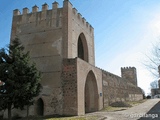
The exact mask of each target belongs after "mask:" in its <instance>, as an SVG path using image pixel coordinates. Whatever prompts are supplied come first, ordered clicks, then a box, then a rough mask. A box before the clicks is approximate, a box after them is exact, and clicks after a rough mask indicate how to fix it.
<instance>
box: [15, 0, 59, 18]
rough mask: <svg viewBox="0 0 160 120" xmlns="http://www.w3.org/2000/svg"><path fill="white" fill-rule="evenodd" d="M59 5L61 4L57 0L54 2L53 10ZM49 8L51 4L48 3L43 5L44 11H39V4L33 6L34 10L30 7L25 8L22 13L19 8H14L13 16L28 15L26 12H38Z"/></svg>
mask: <svg viewBox="0 0 160 120" xmlns="http://www.w3.org/2000/svg"><path fill="white" fill-rule="evenodd" d="M58 5H59V4H58V2H56V1H55V2H54V3H52V9H53V10H54V9H57V8H58ZM47 10H49V5H48V4H47V3H44V4H43V5H42V11H39V7H38V6H37V5H34V6H33V7H32V11H31V12H29V9H28V8H27V7H25V8H23V10H22V14H21V12H20V10H19V9H15V10H13V16H17V15H26V14H30V13H36V12H44V11H47Z"/></svg>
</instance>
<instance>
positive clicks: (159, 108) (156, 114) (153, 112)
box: [138, 102, 160, 120]
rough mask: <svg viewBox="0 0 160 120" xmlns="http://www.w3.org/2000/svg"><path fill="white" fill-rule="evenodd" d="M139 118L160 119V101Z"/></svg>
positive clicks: (141, 119) (143, 119) (144, 119)
mask: <svg viewBox="0 0 160 120" xmlns="http://www.w3.org/2000/svg"><path fill="white" fill-rule="evenodd" d="M138 120H160V102H158V103H157V104H156V105H155V106H153V107H152V108H151V109H150V110H149V112H147V113H146V115H144V116H143V117H141V118H140V119H138Z"/></svg>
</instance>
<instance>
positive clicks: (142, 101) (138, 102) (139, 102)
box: [127, 99, 147, 106]
mask: <svg viewBox="0 0 160 120" xmlns="http://www.w3.org/2000/svg"><path fill="white" fill-rule="evenodd" d="M145 101H147V99H143V100H140V101H132V102H131V101H129V102H127V103H128V104H130V105H132V106H137V105H139V104H141V103H144V102H145Z"/></svg>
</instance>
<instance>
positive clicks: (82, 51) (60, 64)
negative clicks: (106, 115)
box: [11, 0, 143, 116]
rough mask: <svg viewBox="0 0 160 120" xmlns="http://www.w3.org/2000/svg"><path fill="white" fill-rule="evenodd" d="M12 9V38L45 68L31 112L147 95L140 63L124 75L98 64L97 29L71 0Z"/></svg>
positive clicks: (73, 111) (72, 109)
mask: <svg viewBox="0 0 160 120" xmlns="http://www.w3.org/2000/svg"><path fill="white" fill-rule="evenodd" d="M38 9H39V8H38V7H37V6H33V7H32V11H31V12H29V9H28V8H24V9H23V11H22V13H21V12H20V11H19V10H18V9H16V10H14V11H13V21H12V30H11V41H12V40H13V39H14V38H15V37H18V38H19V39H20V41H21V43H22V44H23V45H24V46H25V50H26V51H30V56H31V59H32V61H34V62H35V63H36V65H37V68H38V69H39V70H40V71H41V72H42V80H41V84H42V85H43V90H42V92H41V94H40V95H39V96H38V97H37V98H36V99H35V100H36V102H35V104H34V105H33V106H31V107H30V110H29V112H30V113H29V114H30V115H35V116H46V115H55V114H58V115H84V114H85V113H87V112H94V111H98V110H101V109H102V108H103V107H105V106H107V105H109V104H110V103H112V102H115V101H129V100H130V101H136V100H140V99H142V98H143V97H142V90H141V89H140V88H139V87H137V76H136V68H134V67H129V68H122V69H121V71H122V77H119V76H116V75H114V74H112V73H109V72H107V71H105V70H102V69H99V68H97V67H95V55H94V52H95V51H94V29H93V27H92V26H91V25H90V24H89V23H88V22H87V21H86V20H85V18H84V17H82V15H81V14H80V13H78V12H77V10H76V9H75V8H73V6H72V4H71V3H70V1H69V0H64V1H63V7H62V8H59V7H58V3H57V2H54V3H53V4H52V9H51V10H48V5H47V4H44V5H42V11H39V10H38Z"/></svg>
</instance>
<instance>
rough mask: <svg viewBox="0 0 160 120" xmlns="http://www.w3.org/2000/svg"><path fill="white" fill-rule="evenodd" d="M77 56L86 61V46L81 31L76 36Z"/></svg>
mask: <svg viewBox="0 0 160 120" xmlns="http://www.w3.org/2000/svg"><path fill="white" fill-rule="evenodd" d="M77 56H78V57H79V58H81V59H82V60H84V61H86V62H88V46H87V41H86V38H85V36H84V34H83V33H81V34H80V35H79V37H78V48H77Z"/></svg>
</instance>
